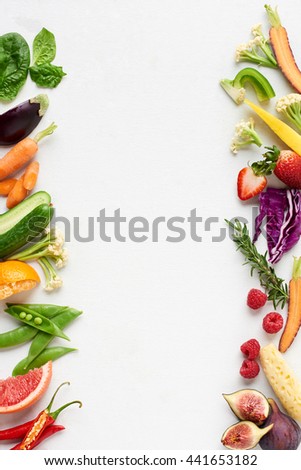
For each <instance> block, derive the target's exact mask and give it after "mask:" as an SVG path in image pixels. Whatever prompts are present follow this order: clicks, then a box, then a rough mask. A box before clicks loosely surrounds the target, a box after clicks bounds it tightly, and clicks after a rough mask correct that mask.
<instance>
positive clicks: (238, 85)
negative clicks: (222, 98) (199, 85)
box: [220, 67, 275, 104]
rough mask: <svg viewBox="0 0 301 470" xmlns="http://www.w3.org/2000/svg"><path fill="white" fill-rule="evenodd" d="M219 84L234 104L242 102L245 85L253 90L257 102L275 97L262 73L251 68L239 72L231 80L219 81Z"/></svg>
mask: <svg viewBox="0 0 301 470" xmlns="http://www.w3.org/2000/svg"><path fill="white" fill-rule="evenodd" d="M220 84H221V86H222V87H223V89H224V90H225V91H226V93H228V95H229V96H230V97H231V98H232V99H233V100H234V101H235V103H236V104H241V103H242V102H243V101H244V99H245V95H246V90H245V85H246V84H249V85H251V86H252V87H253V88H254V91H255V93H256V96H257V98H258V100H259V101H266V100H269V99H271V98H273V97H274V96H275V91H274V89H273V87H272V85H271V84H270V82H269V81H268V80H267V79H266V78H265V76H264V75H262V73H260V72H259V71H258V70H256V69H254V68H252V67H246V68H244V69H242V70H240V72H238V74H237V75H236V76H235V77H234V79H233V80H229V79H227V78H225V79H224V80H221V82H220Z"/></svg>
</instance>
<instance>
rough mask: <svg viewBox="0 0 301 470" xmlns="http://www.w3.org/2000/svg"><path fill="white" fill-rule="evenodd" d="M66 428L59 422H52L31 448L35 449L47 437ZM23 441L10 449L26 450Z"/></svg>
mask: <svg viewBox="0 0 301 470" xmlns="http://www.w3.org/2000/svg"><path fill="white" fill-rule="evenodd" d="M64 429H65V428H64V426H61V425H59V424H52V425H51V426H48V428H46V429H45V430H44V432H43V434H42V436H40V437H39V439H37V440H36V441H35V442H34V443H33V444H32V446H31V448H30V449H33V448H34V447H37V446H38V445H39V444H41V442H43V441H44V440H45V439H47V438H48V437H50V436H52V435H53V434H56V433H57V432H59V431H63V430H64ZM21 444H22V443H21V442H20V443H19V444H17V445H15V447H12V448H11V449H10V450H24V449H22V448H21Z"/></svg>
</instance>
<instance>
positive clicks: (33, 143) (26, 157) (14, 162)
mask: <svg viewBox="0 0 301 470" xmlns="http://www.w3.org/2000/svg"><path fill="white" fill-rule="evenodd" d="M56 128H57V126H56V125H55V124H54V123H52V124H50V126H49V127H47V129H45V130H44V131H41V132H39V133H38V134H37V135H36V136H35V137H34V139H31V138H30V137H26V138H25V139H23V140H21V141H20V142H18V143H17V144H16V145H15V146H14V147H13V148H12V149H11V150H10V151H9V152H8V153H7V154H6V155H5V156H4V157H3V158H2V159H1V160H0V180H3V179H4V178H7V177H8V176H9V175H12V174H13V173H15V172H16V171H18V170H20V168H22V167H23V166H24V165H25V164H26V163H28V162H29V161H30V160H31V159H32V158H33V157H34V156H35V154H36V153H37V151H38V142H39V141H40V140H41V139H43V138H44V137H46V136H47V135H50V134H52V133H53V131H54V130H55V129H56Z"/></svg>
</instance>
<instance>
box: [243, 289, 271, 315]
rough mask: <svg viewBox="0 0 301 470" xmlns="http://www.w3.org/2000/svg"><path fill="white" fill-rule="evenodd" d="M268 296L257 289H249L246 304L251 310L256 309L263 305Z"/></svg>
mask: <svg viewBox="0 0 301 470" xmlns="http://www.w3.org/2000/svg"><path fill="white" fill-rule="evenodd" d="M267 299H268V297H267V295H266V294H265V293H264V292H262V291H261V290H259V289H251V290H250V292H249V293H248V298H247V305H248V307H250V308H252V309H253V310H257V309H258V308H261V307H263V306H264V305H265V303H266V301H267Z"/></svg>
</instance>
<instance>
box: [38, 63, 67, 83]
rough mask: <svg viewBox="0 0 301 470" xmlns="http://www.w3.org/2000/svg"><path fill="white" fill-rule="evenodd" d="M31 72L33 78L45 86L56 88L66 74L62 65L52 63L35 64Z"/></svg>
mask: <svg viewBox="0 0 301 470" xmlns="http://www.w3.org/2000/svg"><path fill="white" fill-rule="evenodd" d="M29 73H30V77H31V79H32V80H33V81H34V82H35V83H36V84H37V85H38V86H40V87H44V88H55V87H56V86H58V84H59V83H60V82H61V80H62V78H63V77H64V75H66V74H65V72H64V71H63V69H62V67H58V66H57V65H52V64H43V65H33V66H32V67H30V69H29Z"/></svg>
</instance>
